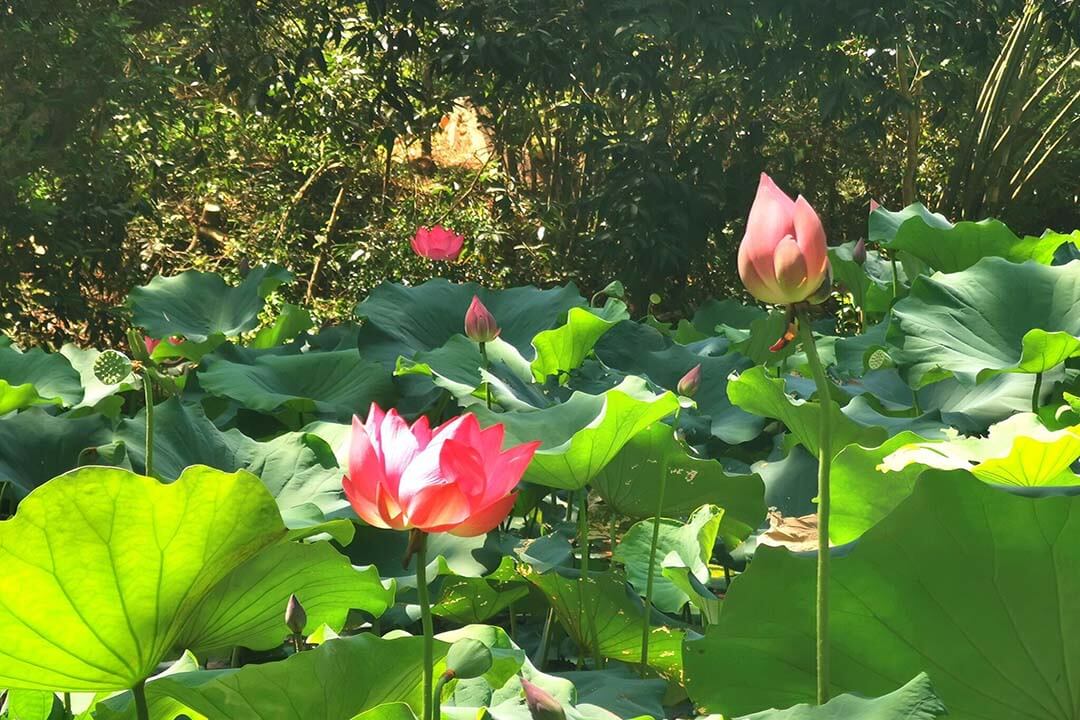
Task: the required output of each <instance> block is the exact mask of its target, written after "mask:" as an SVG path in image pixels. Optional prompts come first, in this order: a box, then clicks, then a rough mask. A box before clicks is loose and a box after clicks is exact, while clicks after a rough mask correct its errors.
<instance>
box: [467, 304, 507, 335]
mask: <svg viewBox="0 0 1080 720" xmlns="http://www.w3.org/2000/svg"><path fill="white" fill-rule="evenodd" d="M499 332H500V330H499V323H497V322H496V321H495V316H494V315H492V314H491V312H489V311H488V309H487V308H486V307H484V303H482V302H480V298H478V297H476V296H475V295H473V299H472V303H470V304H469V309H468V310H467V311H466V312H465V334H466V335H467V336H468V337H469V339H470V340H472V341H473V342H478V343H489V342H491V341H492V340H494V339H495V338H497V337H499Z"/></svg>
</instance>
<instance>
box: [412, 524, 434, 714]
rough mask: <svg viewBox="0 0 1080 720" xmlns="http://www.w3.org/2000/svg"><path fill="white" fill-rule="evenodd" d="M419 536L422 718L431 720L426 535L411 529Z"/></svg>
mask: <svg viewBox="0 0 1080 720" xmlns="http://www.w3.org/2000/svg"><path fill="white" fill-rule="evenodd" d="M412 532H414V533H417V534H418V535H419V537H414V538H413V540H414V544H413V547H414V548H415V549H416V554H415V555H414V556H413V557H414V558H415V559H416V594H417V596H418V597H419V598H420V623H421V625H422V626H423V628H424V714H423V716H422V720H431V716H432V710H431V708H432V703H433V702H437V700H435V699H433V698H432V692H431V691H432V685H433V670H434V668H433V667H432V666H433V665H434V662H435V628H434V626H433V625H432V622H431V598H429V597H428V586H427V535H426V534H425V533H423V532H421V531H420V530H413V531H412Z"/></svg>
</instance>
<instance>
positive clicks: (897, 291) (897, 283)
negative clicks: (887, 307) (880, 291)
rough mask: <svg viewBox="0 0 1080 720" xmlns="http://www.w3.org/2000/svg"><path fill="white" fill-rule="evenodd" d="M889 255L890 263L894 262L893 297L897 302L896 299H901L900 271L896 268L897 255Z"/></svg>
mask: <svg viewBox="0 0 1080 720" xmlns="http://www.w3.org/2000/svg"><path fill="white" fill-rule="evenodd" d="M889 254H890V256H891V257H890V258H889V261H890V262H892V297H893V300H896V298H898V297H900V271H899V269H898V268H897V267H896V255H895V254H894V253H889Z"/></svg>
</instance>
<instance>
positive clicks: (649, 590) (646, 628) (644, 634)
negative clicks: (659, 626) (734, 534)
mask: <svg viewBox="0 0 1080 720" xmlns="http://www.w3.org/2000/svg"><path fill="white" fill-rule="evenodd" d="M672 432H673V433H676V434H677V433H678V432H679V411H678V410H676V411H675V426H674V427H673V428H672ZM667 475H668V464H667V461H666V460H664V461H662V462H661V463H660V485H659V488H658V489H657V492H656V517H654V518H653V532H652V543H651V544H650V545H649V574H648V576H647V578H646V580H645V621H644V623H642V627H641V672H642V674H644V673H645V671H646V669H647V668H648V667H649V635H650V634H651V631H652V623H651V622H650V616H651V615H652V599H653V583H654V582H655V580H656V550H657V547H658V546H659V545H660V519H661V518H662V517H663V516H664V494H665V493H666V492H667Z"/></svg>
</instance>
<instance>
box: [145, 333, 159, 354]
mask: <svg viewBox="0 0 1080 720" xmlns="http://www.w3.org/2000/svg"><path fill="white" fill-rule="evenodd" d="M143 344H144V345H146V354H147V355H153V354H154V349H155V348H156V347H157V346H158V345H160V344H161V341H160V340H156V339H154V338H152V337H146V336H144V337H143Z"/></svg>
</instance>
